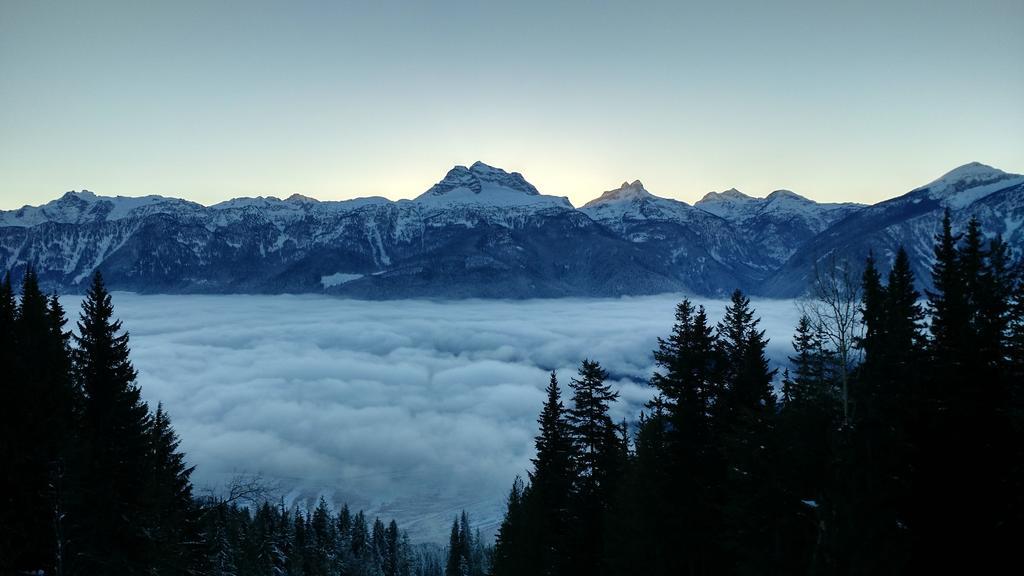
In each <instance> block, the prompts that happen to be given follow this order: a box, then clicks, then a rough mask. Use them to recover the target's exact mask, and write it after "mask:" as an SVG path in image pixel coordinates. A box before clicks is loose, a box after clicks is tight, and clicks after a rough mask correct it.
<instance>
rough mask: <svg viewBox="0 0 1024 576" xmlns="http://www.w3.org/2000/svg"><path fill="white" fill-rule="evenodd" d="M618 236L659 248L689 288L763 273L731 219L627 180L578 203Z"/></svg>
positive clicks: (711, 289)
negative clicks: (664, 196) (599, 194)
mask: <svg viewBox="0 0 1024 576" xmlns="http://www.w3.org/2000/svg"><path fill="white" fill-rule="evenodd" d="M580 211H581V212H583V213H585V214H586V215H587V216H589V217H590V218H591V219H592V220H594V221H595V222H598V223H600V224H602V225H603V226H605V227H606V228H608V229H609V230H611V231H613V232H615V233H616V234H618V235H619V236H620V237H622V238H623V239H625V240H628V241H630V242H633V243H634V244H637V245H639V246H642V247H643V248H644V250H645V251H647V252H648V253H651V254H656V255H657V256H658V259H659V260H660V261H661V262H662V263H663V264H664V265H665V267H666V268H667V269H668V270H669V272H668V275H669V276H670V277H672V278H674V279H675V280H677V281H678V282H680V283H681V284H682V285H685V286H686V287H687V288H689V289H691V290H694V291H697V292H700V293H704V294H718V293H721V292H722V291H723V290H725V288H723V287H724V286H729V285H743V286H747V285H749V284H750V283H751V282H753V281H754V280H755V279H757V278H758V277H760V276H762V275H763V272H762V271H761V270H760V268H759V266H758V265H757V260H758V257H757V255H756V252H757V250H756V249H754V248H753V247H752V246H751V245H750V244H749V243H748V242H746V241H745V240H744V239H743V237H742V235H741V234H740V233H739V231H738V230H737V229H736V228H735V227H734V226H733V225H732V224H731V223H730V222H728V221H726V220H725V219H723V218H720V217H719V216H717V215H714V214H711V213H709V212H706V211H704V210H700V209H698V208H694V207H693V206H690V205H689V204H687V203H685V202H681V201H679V200H673V199H670V198H662V197H659V196H655V195H653V194H651V193H650V192H648V191H647V190H646V189H645V188H644V185H643V184H642V183H641V182H640V181H639V180H635V181H634V182H633V183H629V182H623V183H622V186H620V187H619V188H616V189H615V190H609V191H607V192H605V193H603V194H601V196H600V197H598V198H596V199H594V200H592V201H590V202H588V203H587V204H585V205H584V206H583V208H581V209H580Z"/></svg>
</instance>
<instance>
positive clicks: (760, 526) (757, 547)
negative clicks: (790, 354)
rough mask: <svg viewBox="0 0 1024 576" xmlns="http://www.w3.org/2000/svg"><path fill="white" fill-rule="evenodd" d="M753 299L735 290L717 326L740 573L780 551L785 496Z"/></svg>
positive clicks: (728, 506)
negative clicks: (724, 364) (780, 490)
mask: <svg viewBox="0 0 1024 576" xmlns="http://www.w3.org/2000/svg"><path fill="white" fill-rule="evenodd" d="M759 323H760V319H758V318H755V316H754V310H753V308H751V306H750V299H749V298H747V297H746V296H744V295H743V293H742V292H740V291H739V290H736V291H735V292H734V293H733V295H732V301H731V304H730V305H729V307H728V308H726V312H725V317H724V318H723V321H722V322H721V323H720V324H719V326H718V333H719V341H720V346H721V349H722V355H723V356H724V357H725V358H726V359H727V361H728V370H727V372H726V379H725V384H726V390H725V394H724V396H723V398H722V402H721V408H719V407H717V406H716V412H717V413H718V417H719V423H718V426H719V427H720V430H721V432H720V434H721V436H720V440H721V450H722V454H723V455H724V457H725V460H726V462H727V463H728V469H729V473H728V477H727V482H728V498H727V499H726V500H725V501H724V502H723V509H722V513H723V522H724V524H723V526H724V527H725V529H726V530H727V534H723V535H722V545H723V547H724V549H725V551H726V552H727V553H728V554H730V555H732V557H733V558H734V561H735V562H736V564H737V565H738V566H739V567H740V571H742V572H747V571H756V570H757V566H758V562H763V559H764V558H765V557H769V556H773V555H775V554H776V552H775V550H774V549H773V548H774V546H775V545H776V543H777V542H778V533H777V530H776V527H775V526H774V525H773V523H772V519H773V518H777V517H778V515H777V513H776V512H777V507H778V506H779V505H780V498H779V497H778V495H777V494H776V492H775V491H776V490H777V484H778V479H777V478H775V477H774V476H773V473H772V470H773V466H774V462H773V459H774V458H775V446H774V445H773V442H772V439H773V433H774V425H775V422H774V416H775V395H774V392H773V390H772V378H773V376H774V373H775V371H774V370H770V369H769V367H768V360H767V358H766V357H765V348H766V346H767V343H768V341H767V340H766V339H765V337H764V331H763V330H758V324H759Z"/></svg>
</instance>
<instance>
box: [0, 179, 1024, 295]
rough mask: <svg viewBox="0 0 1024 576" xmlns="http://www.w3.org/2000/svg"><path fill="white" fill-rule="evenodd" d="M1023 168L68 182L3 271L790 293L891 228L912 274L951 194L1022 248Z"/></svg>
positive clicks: (446, 291)
mask: <svg viewBox="0 0 1024 576" xmlns="http://www.w3.org/2000/svg"><path fill="white" fill-rule="evenodd" d="M1022 184H1024V177H1021V176H1016V175H1012V174H1006V173H1003V172H1001V171H999V170H996V169H994V168H990V167H988V166H984V165H981V164H968V165H966V166H963V167H961V168H958V169H957V170H954V171H952V172H950V173H949V174H947V175H945V176H943V177H942V178H940V179H939V180H936V181H935V182H933V183H931V184H929V185H927V186H924V187H921V188H918V189H916V190H914V191H912V192H910V193H908V194H906V195H904V196H901V197H899V198H895V199H893V200H889V201H887V202H882V203H880V204H877V205H874V206H870V207H863V206H860V205H856V204H819V203H816V202H813V201H811V200H809V199H806V198H803V197H801V196H798V195H796V194H794V193H792V192H788V191H781V190H780V191H777V192H773V193H772V194H770V195H769V196H768V197H767V198H752V197H750V196H746V195H744V194H742V193H740V192H738V191H736V190H729V191H726V192H722V193H710V194H708V195H707V196H705V197H704V198H703V199H702V200H701V201H700V202H698V203H697V204H696V205H694V206H690V205H688V204H686V203H685V202H680V201H678V200H672V199H669V198H662V197H658V196H655V195H653V194H651V193H650V192H648V191H647V190H646V189H645V188H644V186H643V184H641V183H640V182H639V181H634V182H632V183H628V182H626V183H623V185H622V186H620V187H619V188H617V189H614V190H610V191H608V192H605V193H604V194H602V195H601V196H600V197H599V198H597V199H595V200H593V201H592V202H589V203H587V204H586V205H585V206H583V207H582V208H579V209H576V208H574V207H573V206H572V204H570V203H569V201H568V200H567V199H566V198H563V197H558V196H550V195H545V194H541V193H540V191H538V190H537V188H536V187H534V186H533V185H532V184H530V183H529V182H528V181H527V180H526V179H525V178H524V177H523V176H522V175H521V174H518V173H514V172H512V173H509V172H506V171H504V170H501V169H499V168H494V167H492V166H488V165H486V164H483V163H480V162H477V163H475V164H473V165H472V166H469V167H465V166H456V167H455V168H453V169H451V170H450V171H449V172H448V173H447V174H446V175H445V177H444V178H443V179H441V180H440V181H439V182H438V183H437V184H435V185H434V186H432V187H430V188H429V189H428V190H427V191H426V192H424V193H423V194H421V195H420V196H419V197H417V198H416V199H414V200H400V201H397V202H395V201H390V200H388V199H386V198H380V197H371V198H359V199H355V200H347V201H341V202H320V201H317V200H314V199H312V198H307V197H304V196H300V195H293V196H291V197H289V198H287V199H284V200H281V199H278V198H272V197H257V198H237V199H234V200H229V201H227V202H222V203H219V204H215V205H213V206H202V205H200V204H196V203H194V202H189V201H186V200H180V199H176V198H165V197H160V196H146V197H141V198H129V197H121V196H119V197H116V198H110V197H102V196H97V195H95V194H93V193H91V192H88V191H82V192H69V193H67V194H65V195H64V196H62V197H60V198H58V199H56V200H54V201H52V202H49V203H47V204H45V205H43V206H38V207H32V206H26V207H24V208H21V209H18V210H11V211H0V268H6V269H10V270H13V272H14V275H15V277H18V276H19V275H20V273H21V272H22V271H23V270H24V269H25V267H26V266H27V265H28V264H29V263H31V264H32V265H34V266H35V267H36V268H37V269H38V271H39V274H40V278H41V280H42V282H43V283H44V285H45V286H46V287H47V288H48V289H59V290H62V291H81V290H83V289H84V287H85V282H86V281H87V279H88V277H89V275H90V274H91V273H92V272H93V270H95V269H97V268H99V269H100V270H102V271H103V272H104V275H105V276H106V278H107V281H108V283H109V284H110V285H111V286H112V287H113V288H115V289H121V290H133V291H138V292H168V293H179V292H185V293H187V292H206V293H281V292H326V293H332V294H343V295H349V296H356V297H361V298H401V297H487V298H529V297H558V296H615V295H625V294H651V293H657V292H667V291H688V292H692V293H695V294H701V295H712V296H714V295H724V294H727V293H728V292H730V291H731V290H732V289H733V288H736V287H739V288H742V289H744V290H747V291H748V292H751V293H755V294H763V295H771V296H792V295H795V294H798V293H800V292H802V291H803V290H804V288H805V287H806V282H807V271H808V270H809V269H810V267H811V265H812V263H813V262H814V261H815V260H817V259H819V258H820V257H822V256H823V255H825V254H828V253H830V252H836V253H837V254H840V255H841V256H843V257H850V258H855V259H858V260H859V259H862V258H863V255H865V254H866V253H867V250H868V249H874V250H875V251H876V253H878V254H879V255H880V257H881V258H882V259H883V264H884V259H885V258H888V257H889V256H890V255H891V254H892V252H893V251H894V250H895V247H896V246H897V245H898V244H899V243H901V242H902V243H904V244H905V245H907V246H908V249H910V250H911V254H912V256H913V257H914V260H913V262H914V266H915V271H916V272H918V274H919V278H923V277H924V276H922V275H921V274H922V272H924V271H925V270H926V269H927V266H928V263H929V262H930V257H931V254H930V246H931V236H932V234H933V233H934V230H935V227H936V225H937V221H938V218H939V216H940V215H941V211H942V209H943V208H944V207H946V206H949V207H950V208H951V209H953V210H954V211H955V214H956V217H957V220H958V223H962V222H963V221H965V219H966V218H968V217H969V215H971V214H977V215H978V216H979V217H980V218H982V220H983V223H984V224H985V225H986V227H987V229H988V230H991V231H994V232H1001V233H1003V234H1004V236H1007V237H1008V239H1009V240H1010V241H1011V243H1012V244H1014V245H1015V246H1018V247H1019V246H1022V245H1024V238H1022V237H1021V236H1022V234H1024V233H1022V232H1021V227H1020V224H1021V222H1024V212H1022V211H1024V191H1022V188H1021V186H1022Z"/></svg>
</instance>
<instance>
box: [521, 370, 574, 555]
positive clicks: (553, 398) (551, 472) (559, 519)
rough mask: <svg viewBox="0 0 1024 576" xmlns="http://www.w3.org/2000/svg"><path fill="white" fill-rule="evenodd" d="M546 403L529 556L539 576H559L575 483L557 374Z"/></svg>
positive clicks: (533, 480)
mask: <svg viewBox="0 0 1024 576" xmlns="http://www.w3.org/2000/svg"><path fill="white" fill-rule="evenodd" d="M546 392H547V400H546V401H545V402H544V407H543V409H542V410H541V414H540V417H539V418H538V419H537V422H538V423H539V424H540V433H539V434H538V435H537V438H536V439H535V441H534V445H535V446H536V450H537V455H536V457H535V458H533V471H532V472H530V490H529V496H528V497H527V498H525V502H524V506H525V507H526V509H527V510H528V514H529V518H530V522H531V525H532V528H533V529H532V530H531V544H532V545H533V546H532V548H533V550H531V552H530V556H531V557H532V559H533V560H534V561H535V562H536V565H535V566H534V571H535V573H536V574H551V575H553V574H560V573H562V570H563V567H562V564H563V556H564V554H565V540H566V536H567V532H568V526H567V525H566V520H567V519H566V514H567V513H568V510H569V500H570V497H571V492H572V483H573V462H572V445H571V438H570V431H569V427H568V423H567V421H566V414H565V407H564V406H563V404H562V399H561V390H560V389H559V387H558V378H557V376H556V375H555V372H554V371H552V372H551V377H550V380H549V382H548V387H547V389H546Z"/></svg>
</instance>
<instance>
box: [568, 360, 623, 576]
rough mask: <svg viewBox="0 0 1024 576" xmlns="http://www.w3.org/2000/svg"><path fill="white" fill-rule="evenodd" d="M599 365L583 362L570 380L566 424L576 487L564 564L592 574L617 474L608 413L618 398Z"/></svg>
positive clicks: (618, 465)
mask: <svg viewBox="0 0 1024 576" xmlns="http://www.w3.org/2000/svg"><path fill="white" fill-rule="evenodd" d="M607 378H608V373H607V372H605V370H604V369H603V368H601V365H600V364H598V363H597V362H594V361H591V360H584V361H583V362H582V364H581V365H580V369H579V376H578V377H577V378H573V379H572V381H571V382H570V387H571V388H572V390H573V396H572V401H573V407H572V408H571V409H570V410H569V411H568V418H567V421H568V423H569V430H570V434H571V437H572V441H573V451H574V458H573V460H574V468H575V471H576V486H575V487H574V491H573V496H574V498H573V505H572V511H571V513H570V514H569V516H570V517H571V518H572V520H573V522H576V523H577V525H578V526H579V529H578V530H577V531H576V533H575V534H574V537H575V538H574V540H575V541H574V542H572V544H571V551H570V552H569V553H568V554H567V562H570V563H571V564H572V565H573V569H574V570H575V571H577V572H581V573H593V572H594V571H596V570H597V569H598V565H599V563H600V561H601V558H602V556H603V550H604V534H605V528H606V526H605V521H606V518H605V516H606V513H607V510H608V509H609V507H610V505H611V502H612V497H613V495H614V494H615V493H616V489H617V485H616V483H617V482H618V480H619V479H620V477H621V475H622V472H623V471H622V470H621V460H620V453H619V440H618V436H617V432H618V427H617V426H616V425H615V423H614V422H613V421H612V419H611V417H610V416H609V415H608V410H609V407H610V404H611V403H612V402H615V401H616V400H617V399H618V397H619V394H618V392H614V391H612V388H611V386H610V385H609V384H606V383H605V381H606V380H607Z"/></svg>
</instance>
